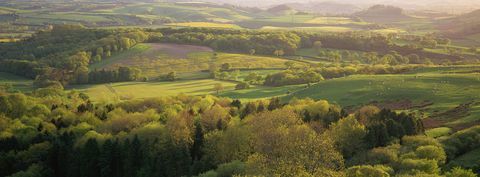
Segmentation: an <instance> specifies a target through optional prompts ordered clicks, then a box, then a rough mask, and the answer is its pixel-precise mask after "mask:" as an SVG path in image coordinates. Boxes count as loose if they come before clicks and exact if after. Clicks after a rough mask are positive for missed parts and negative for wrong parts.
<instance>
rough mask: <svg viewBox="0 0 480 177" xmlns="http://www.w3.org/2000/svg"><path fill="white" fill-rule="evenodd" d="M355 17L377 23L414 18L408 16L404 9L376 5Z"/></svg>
mask: <svg viewBox="0 0 480 177" xmlns="http://www.w3.org/2000/svg"><path fill="white" fill-rule="evenodd" d="M353 16H356V17H360V18H362V19H363V20H365V21H368V22H375V23H386V22H395V21H401V20H406V19H410V18H412V17H410V16H408V15H406V14H405V13H404V10H403V9H402V8H399V7H395V6H388V5H374V6H372V7H370V8H368V9H366V10H363V11H360V12H357V13H355V14H353Z"/></svg>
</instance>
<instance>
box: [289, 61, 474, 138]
mask: <svg viewBox="0 0 480 177" xmlns="http://www.w3.org/2000/svg"><path fill="white" fill-rule="evenodd" d="M479 89H480V75H479V74H478V69H477V68H476V67H475V66H464V67H434V68H430V69H422V70H417V71H415V72H411V73H406V74H397V75H355V76H349V77H345V78H339V79H332V80H326V81H322V82H320V83H318V84H316V85H314V86H312V87H310V88H307V89H304V90H301V91H298V92H295V93H293V94H291V95H289V96H287V97H286V98H285V99H286V100H289V99H292V98H295V97H296V98H305V97H310V98H314V99H326V100H329V101H333V102H336V103H338V104H340V105H342V106H346V107H357V106H359V105H368V104H374V105H381V106H382V107H385V108H391V109H400V110H410V111H415V112H419V113H420V114H421V115H423V116H424V117H425V118H426V119H425V120H426V121H425V126H426V127H428V128H436V127H442V126H447V127H450V128H453V129H455V130H458V129H463V128H465V127H468V126H469V125H474V124H472V123H473V122H479V119H478V116H480V102H479V99H480V97H479V96H480V95H478V90H479Z"/></svg>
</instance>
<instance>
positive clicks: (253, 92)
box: [220, 85, 305, 100]
mask: <svg viewBox="0 0 480 177" xmlns="http://www.w3.org/2000/svg"><path fill="white" fill-rule="evenodd" d="M304 88H305V85H292V86H283V87H264V86H253V88H250V89H245V90H233V91H227V92H224V93H222V94H220V96H224V97H230V98H234V99H241V100H256V99H266V98H271V97H282V96H287V95H288V93H293V92H295V91H299V90H301V89H304Z"/></svg>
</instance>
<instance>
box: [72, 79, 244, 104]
mask: <svg viewBox="0 0 480 177" xmlns="http://www.w3.org/2000/svg"><path fill="white" fill-rule="evenodd" d="M218 83H219V84H222V85H223V87H224V91H228V90H233V89H234V87H235V83H234V82H226V81H217V80H211V79H203V80H181V81H175V82H120V83H111V84H97V85H77V86H73V87H71V88H69V89H70V90H72V89H74V90H78V91H80V92H83V93H86V94H87V95H88V96H90V98H91V99H92V100H93V101H96V102H102V101H119V100H129V99H140V98H151V97H162V96H174V95H178V94H187V95H207V94H216V93H215V91H214V89H213V87H214V85H215V84H218ZM222 92H223V91H222Z"/></svg>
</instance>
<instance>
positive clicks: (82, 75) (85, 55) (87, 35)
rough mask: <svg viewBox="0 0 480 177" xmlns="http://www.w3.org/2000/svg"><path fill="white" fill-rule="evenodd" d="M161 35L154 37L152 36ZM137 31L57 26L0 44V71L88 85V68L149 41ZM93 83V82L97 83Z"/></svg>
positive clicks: (64, 82) (146, 36) (144, 33)
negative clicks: (28, 36)
mask: <svg viewBox="0 0 480 177" xmlns="http://www.w3.org/2000/svg"><path fill="white" fill-rule="evenodd" d="M159 35H160V36H161V34H158V33H157V34H155V36H159ZM149 37H150V34H149V33H146V32H145V31H143V30H140V29H116V30H105V29H87V28H84V27H83V26H80V25H56V26H53V28H52V29H51V30H45V31H40V32H38V33H36V34H35V35H33V36H32V37H31V38H28V39H25V40H22V41H19V42H14V43H2V44H0V63H1V64H2V66H3V67H0V71H4V72H10V73H14V74H17V75H21V76H25V77H29V78H36V77H37V76H41V75H48V74H52V72H48V71H51V70H61V71H57V72H54V75H48V76H41V77H47V78H51V79H53V80H55V81H60V82H62V83H63V84H67V83H70V84H81V83H91V82H89V81H88V79H89V76H88V75H89V70H88V66H89V65H90V64H92V63H96V62H100V61H101V60H102V59H104V58H106V57H109V56H111V55H113V54H114V53H116V52H121V51H124V50H128V49H129V48H131V47H132V46H134V45H135V44H137V43H140V42H143V41H146V40H147V39H149ZM98 81H99V80H95V81H92V82H98Z"/></svg>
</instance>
